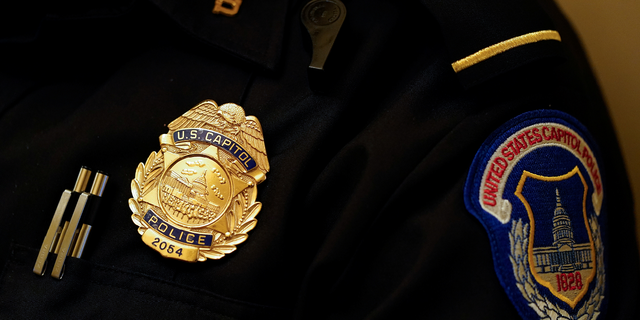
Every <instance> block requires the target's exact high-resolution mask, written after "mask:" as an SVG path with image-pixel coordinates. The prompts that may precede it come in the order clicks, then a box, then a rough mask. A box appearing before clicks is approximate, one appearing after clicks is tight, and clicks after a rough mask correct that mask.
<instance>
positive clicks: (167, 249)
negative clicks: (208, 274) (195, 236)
mask: <svg viewBox="0 0 640 320" xmlns="http://www.w3.org/2000/svg"><path fill="white" fill-rule="evenodd" d="M142 241H143V242H144V243H145V244H147V245H148V246H149V247H151V248H153V249H154V250H156V251H158V252H159V253H160V254H161V255H162V256H164V257H167V258H173V259H178V260H185V261H196V259H197V257H198V249H197V248H193V247H189V246H184V245H181V244H179V243H177V242H174V241H171V240H169V239H167V238H165V237H163V236H161V235H160V234H158V233H157V232H155V231H154V230H153V229H147V230H146V231H145V232H144V234H143V235H142Z"/></svg>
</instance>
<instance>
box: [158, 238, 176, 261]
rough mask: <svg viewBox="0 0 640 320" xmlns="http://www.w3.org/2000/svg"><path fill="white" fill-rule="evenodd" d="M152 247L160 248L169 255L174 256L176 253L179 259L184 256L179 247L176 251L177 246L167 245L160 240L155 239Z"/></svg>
mask: <svg viewBox="0 0 640 320" xmlns="http://www.w3.org/2000/svg"><path fill="white" fill-rule="evenodd" d="M151 245H153V246H154V247H156V248H159V249H160V250H162V251H166V252H167V253H168V254H172V253H174V252H175V253H176V254H177V255H178V256H179V257H181V256H182V248H180V247H178V249H177V250H176V246H174V245H172V244H167V243H166V242H165V241H162V240H160V238H154V239H153V241H152V242H151Z"/></svg>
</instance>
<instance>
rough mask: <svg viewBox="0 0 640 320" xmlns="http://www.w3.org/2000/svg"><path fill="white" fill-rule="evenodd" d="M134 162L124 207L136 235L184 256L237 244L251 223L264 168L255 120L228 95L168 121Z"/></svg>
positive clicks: (194, 257) (213, 255) (217, 254)
mask: <svg viewBox="0 0 640 320" xmlns="http://www.w3.org/2000/svg"><path fill="white" fill-rule="evenodd" d="M160 145H161V147H162V148H161V149H160V151H159V152H157V153H156V152H152V153H151V155H149V158H148V159H147V161H146V162H145V163H140V164H139V165H138V168H137V169H136V175H135V179H133V180H132V181H131V193H132V195H133V198H131V199H129V207H130V208H131V211H132V212H133V214H132V215H131V218H132V220H133V222H134V223H135V224H136V225H137V226H138V232H139V233H140V234H141V235H142V241H143V242H144V243H145V244H147V245H148V246H149V247H151V248H152V249H154V250H156V251H158V252H159V253H160V254H161V255H162V256H164V257H167V258H173V259H178V260H184V261H189V262H195V261H205V260H207V259H220V258H222V257H224V256H225V255H226V254H228V253H231V252H233V251H235V250H236V245H237V244H239V243H242V242H244V241H245V240H246V239H247V238H248V234H247V233H248V232H249V231H251V230H252V229H253V228H254V227H255V226H256V223H257V220H256V219H255V217H256V215H257V214H258V213H259V212H260V209H261V208H262V204H261V203H260V202H257V201H256V197H257V185H258V184H259V183H261V182H262V181H264V180H265V179H266V173H267V172H268V171H269V162H268V160H267V154H266V149H265V145H264V138H263V135H262V127H261V125H260V122H259V121H258V119H257V118H256V117H253V116H245V114H244V110H243V109H242V108H241V107H240V106H238V105H236V104H232V103H227V104H223V105H221V106H218V105H217V104H216V102H215V101H213V100H205V101H203V102H201V103H200V104H198V105H197V106H195V107H194V108H192V109H191V110H189V111H187V112H186V113H185V114H183V115H182V116H181V117H179V118H178V119H176V120H174V121H172V122H171V123H170V124H169V133H168V134H163V135H161V136H160Z"/></svg>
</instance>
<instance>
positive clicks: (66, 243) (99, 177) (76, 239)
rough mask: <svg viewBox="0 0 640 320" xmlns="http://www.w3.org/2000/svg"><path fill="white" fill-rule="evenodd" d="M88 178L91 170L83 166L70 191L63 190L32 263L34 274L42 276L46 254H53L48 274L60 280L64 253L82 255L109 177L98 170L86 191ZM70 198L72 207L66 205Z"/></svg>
mask: <svg viewBox="0 0 640 320" xmlns="http://www.w3.org/2000/svg"><path fill="white" fill-rule="evenodd" d="M90 177H91V170H89V169H88V168H86V167H82V168H81V169H80V173H79V174H78V178H77V179H76V184H75V186H74V187H73V190H69V189H67V190H64V192H62V196H61V197H60V201H59V202H58V207H57V208H56V211H55V213H54V214H53V219H51V224H50V225H49V229H48V230H47V234H46V236H45V237H44V241H42V246H41V247H40V252H39V253H38V258H37V260H36V264H35V265H34V266H33V273H35V274H37V275H39V276H43V275H44V274H45V272H46V270H47V260H48V258H49V254H50V253H53V254H54V255H56V258H55V264H54V266H53V270H52V271H51V277H53V278H55V279H62V276H63V275H64V263H65V260H66V258H67V256H71V257H74V258H81V257H82V253H83V252H84V248H85V245H86V243H87V239H88V238H89V233H90V232H91V226H92V225H93V221H94V220H95V216H96V212H97V209H98V205H99V202H100V199H101V198H102V193H103V192H104V188H105V185H106V184H107V180H108V179H109V176H107V175H106V174H105V173H103V172H101V171H98V172H97V173H96V175H95V177H94V178H93V184H92V185H91V189H90V191H89V192H86V191H85V190H86V188H87V184H88V182H89V178H90ZM73 201H76V206H75V208H72V207H71V206H69V205H68V204H69V203H73ZM63 221H64V222H63ZM79 225H80V227H79V228H78V226H79Z"/></svg>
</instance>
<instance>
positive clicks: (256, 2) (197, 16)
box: [151, 0, 290, 70]
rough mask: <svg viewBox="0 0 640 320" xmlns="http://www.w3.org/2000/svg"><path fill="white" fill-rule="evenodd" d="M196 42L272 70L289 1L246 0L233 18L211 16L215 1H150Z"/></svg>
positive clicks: (279, 48)
mask: <svg viewBox="0 0 640 320" xmlns="http://www.w3.org/2000/svg"><path fill="white" fill-rule="evenodd" d="M151 2H153V3H155V5H156V6H157V7H158V8H160V10H162V11H164V12H165V13H166V14H167V15H169V16H170V17H171V18H172V19H173V20H174V21H176V22H177V23H178V24H179V25H180V26H181V27H182V28H183V29H184V30H186V31H187V32H189V33H190V34H191V35H192V36H194V37H196V38H198V39H199V40H201V41H203V42H205V43H208V44H210V45H211V46H214V47H216V48H219V49H221V50H223V51H225V52H228V53H230V54H233V55H235V56H238V57H240V58H242V59H243V60H245V61H248V62H250V63H252V64H254V65H258V66H259V67H262V68H264V69H268V70H274V69H275V68H276V66H277V64H278V61H279V60H280V56H281V51H282V45H283V41H284V33H285V26H286V18H287V16H288V11H289V9H290V6H289V1H288V0H270V1H260V0H246V1H244V2H243V3H242V5H241V6H240V11H239V12H238V14H236V15H235V16H233V17H227V16H224V15H219V14H213V13H212V10H213V6H214V3H215V1H211V0H193V1H175V0H151Z"/></svg>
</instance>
